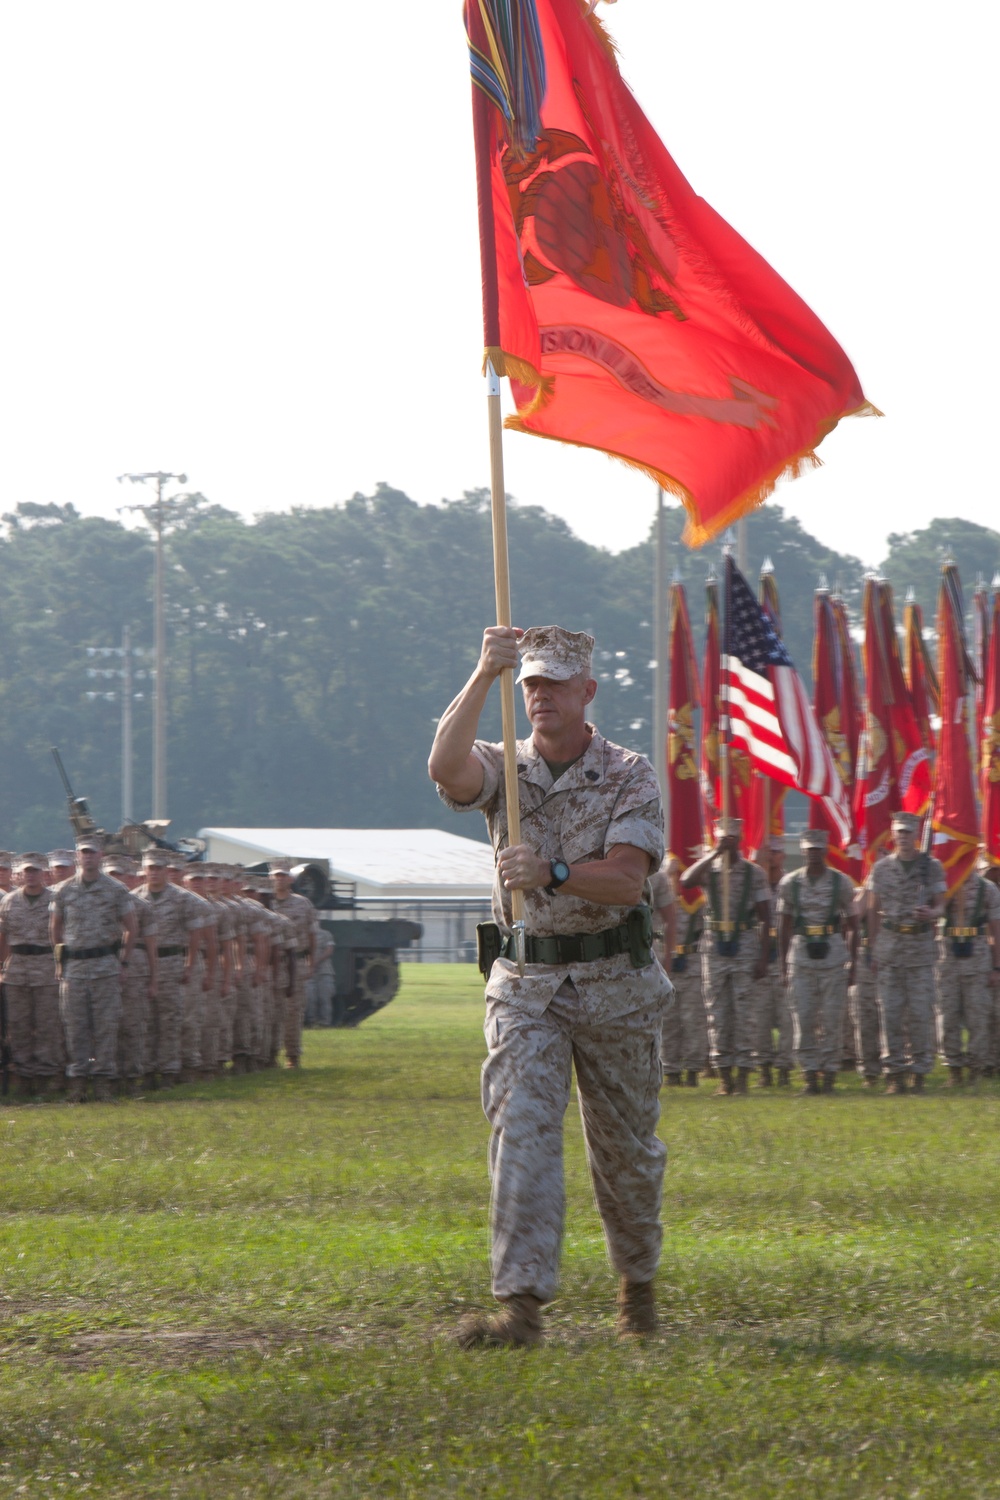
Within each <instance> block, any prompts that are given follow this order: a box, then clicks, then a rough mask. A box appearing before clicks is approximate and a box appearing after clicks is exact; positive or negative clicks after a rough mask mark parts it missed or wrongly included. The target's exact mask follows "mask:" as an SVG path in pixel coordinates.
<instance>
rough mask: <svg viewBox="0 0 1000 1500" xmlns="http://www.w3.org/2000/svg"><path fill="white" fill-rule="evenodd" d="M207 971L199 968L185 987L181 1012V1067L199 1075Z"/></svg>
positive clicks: (193, 972) (206, 997)
mask: <svg viewBox="0 0 1000 1500" xmlns="http://www.w3.org/2000/svg"><path fill="white" fill-rule="evenodd" d="M204 983H205V971H204V969H203V968H201V966H200V965H199V966H197V967H196V968H195V969H194V970H193V971H192V973H191V978H190V979H189V981H188V983H187V984H186V985H185V986H184V1006H183V1010H182V1012H181V1067H182V1068H183V1069H184V1070H185V1071H186V1072H194V1073H197V1072H198V1071H199V1070H200V1068H201V1028H202V1016H203V1014H204V1009H205V1002H206V1000H207V999H208V996H207V995H206V993H205V990H204Z"/></svg>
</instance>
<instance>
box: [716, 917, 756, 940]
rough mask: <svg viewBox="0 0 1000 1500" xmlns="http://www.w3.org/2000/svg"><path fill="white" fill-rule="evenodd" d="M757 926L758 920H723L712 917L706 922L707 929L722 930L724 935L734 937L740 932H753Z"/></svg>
mask: <svg viewBox="0 0 1000 1500" xmlns="http://www.w3.org/2000/svg"><path fill="white" fill-rule="evenodd" d="M756 926H757V923H756V922H723V921H721V919H720V920H719V921H716V920H715V918H714V917H712V918H710V919H709V920H708V921H707V922H706V923H705V931H706V932H721V933H722V935H723V936H724V937H733V936H734V935H735V934H736V933H739V932H752V931H753V929H754V928H755V927H756Z"/></svg>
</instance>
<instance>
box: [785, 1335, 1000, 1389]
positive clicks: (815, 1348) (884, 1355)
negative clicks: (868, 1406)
mask: <svg viewBox="0 0 1000 1500" xmlns="http://www.w3.org/2000/svg"><path fill="white" fill-rule="evenodd" d="M767 1347H768V1348H769V1349H771V1350H772V1352H773V1353H774V1354H775V1355H777V1357H778V1358H779V1359H783V1360H787V1361H788V1363H789V1364H793V1363H798V1362H799V1361H800V1360H802V1359H803V1358H805V1359H826V1360H830V1359H835V1360H837V1361H838V1362H839V1363H840V1364H843V1365H845V1366H849V1367H853V1368H854V1369H864V1368H866V1367H869V1366H873V1365H875V1366H882V1367H884V1368H886V1369H891V1370H894V1371H896V1372H897V1373H899V1372H907V1373H910V1374H913V1375H928V1376H932V1377H933V1378H934V1379H937V1380H942V1379H943V1380H969V1379H971V1378H973V1377H974V1376H983V1375H995V1374H997V1373H998V1372H1000V1357H994V1358H991V1357H990V1356H986V1355H977V1354H968V1353H962V1352H959V1351H957V1350H950V1349H907V1348H904V1347H903V1346H902V1345H900V1344H892V1343H887V1342H885V1341H884V1340H882V1341H880V1342H878V1343H875V1342H870V1341H869V1340H867V1339H860V1338H858V1339H836V1338H835V1339H824V1338H823V1337H822V1336H816V1335H813V1336H811V1337H802V1338H793V1337H788V1338H782V1337H775V1336H772V1337H770V1338H769V1339H768V1340H767Z"/></svg>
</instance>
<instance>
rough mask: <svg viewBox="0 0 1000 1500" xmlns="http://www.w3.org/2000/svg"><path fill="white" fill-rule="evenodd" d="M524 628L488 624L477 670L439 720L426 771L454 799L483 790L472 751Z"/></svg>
mask: <svg viewBox="0 0 1000 1500" xmlns="http://www.w3.org/2000/svg"><path fill="white" fill-rule="evenodd" d="M523 634H524V632H523V631H521V630H518V629H516V628H512V627H509V626H504V625H491V626H489V627H488V629H487V630H485V631H484V632H483V646H482V651H481V652H480V655H479V661H478V663H477V665H476V670H475V671H474V672H473V674H472V676H471V677H470V678H469V680H468V682H467V683H466V684H465V687H464V688H463V689H462V691H461V692H460V693H459V695H458V697H457V698H455V699H454V700H453V701H452V702H451V703H450V704H449V705H448V707H447V708H446V709H445V711H444V713H443V714H442V715H441V718H440V719H439V721H438V727H437V733H436V734H435V736H434V743H433V745H432V746H431V753H430V759H429V760H428V762H427V771H428V774H429V776H430V778H431V780H432V781H434V782H436V783H437V784H438V786H440V787H441V788H442V789H443V790H444V791H445V792H447V794H448V796H449V797H451V798H452V800H453V801H455V802H474V801H475V800H476V798H477V797H478V796H479V793H480V792H481V791H482V789H483V775H484V772H483V765H482V761H480V760H479V758H478V756H476V755H474V754H473V753H472V746H473V744H474V743H475V739H476V734H477V732H478V729H479V719H480V716H481V714H482V712H483V708H484V707H485V705H486V699H487V698H488V697H489V691H490V688H491V687H492V686H493V683H494V681H495V680H496V678H497V677H499V676H500V673H501V672H502V671H503V670H504V668H505V667H513V668H515V670H516V668H517V643H518V641H519V640H520V638H521V636H522V635H523Z"/></svg>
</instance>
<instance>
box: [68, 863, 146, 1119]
mask: <svg viewBox="0 0 1000 1500" xmlns="http://www.w3.org/2000/svg"><path fill="white" fill-rule="evenodd" d="M77 863H78V870H77V873H76V875H74V876H73V877H72V879H71V880H65V881H63V883H62V884H61V885H58V886H56V887H55V888H54V889H53V891H52V896H51V918H50V923H49V936H50V941H51V942H52V944H53V946H54V947H55V948H56V949H57V959H59V958H60V947H61V960H60V962H59V964H58V969H59V972H60V975H61V984H60V1003H61V1006H62V1016H63V1024H64V1026H65V1028H66V1050H67V1054H68V1057H69V1063H68V1066H67V1069H66V1071H67V1074H68V1076H69V1092H68V1094H67V1098H68V1100H69V1101H70V1102H71V1103H80V1102H81V1101H82V1100H83V1099H84V1098H85V1096H86V1095H85V1091H86V1086H87V1079H88V1078H93V1080H94V1097H95V1098H96V1099H98V1100H100V1101H102V1102H106V1101H109V1100H110V1099H111V1098H112V1092H111V1080H112V1079H113V1078H114V1077H115V1073H116V1069H117V1065H118V1063H117V1055H118V1023H119V1020H120V1017H121V1005H122V998H121V976H122V970H123V968H126V967H127V966H128V960H129V955H130V953H131V949H132V945H133V943H134V942H135V937H136V919H135V914H134V912H133V910H132V899H131V897H130V896H129V893H128V891H127V890H126V889H125V887H124V886H122V885H119V884H118V882H117V881H116V880H111V879H109V878H108V876H107V875H102V874H101V846H100V843H99V842H98V841H97V840H96V839H94V838H91V837H89V836H87V837H85V838H81V839H79V840H78V841H77ZM123 935H124V946H122V940H123Z"/></svg>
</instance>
